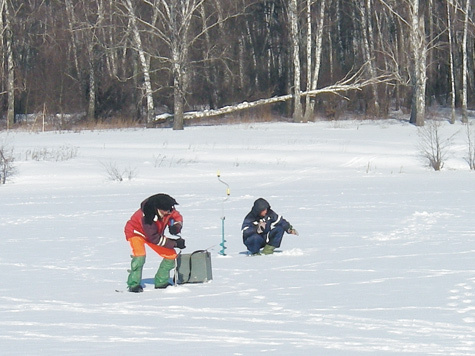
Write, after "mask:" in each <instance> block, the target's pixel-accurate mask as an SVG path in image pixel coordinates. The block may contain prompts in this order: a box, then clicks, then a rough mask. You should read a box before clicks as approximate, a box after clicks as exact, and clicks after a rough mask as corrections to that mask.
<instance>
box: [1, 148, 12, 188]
mask: <svg viewBox="0 0 475 356" xmlns="http://www.w3.org/2000/svg"><path fill="white" fill-rule="evenodd" d="M14 161H15V158H14V156H13V148H11V147H8V145H6V144H5V143H2V144H0V184H5V183H6V181H7V179H8V178H9V177H10V176H11V175H13V174H14V172H15V167H14V166H13V162H14Z"/></svg>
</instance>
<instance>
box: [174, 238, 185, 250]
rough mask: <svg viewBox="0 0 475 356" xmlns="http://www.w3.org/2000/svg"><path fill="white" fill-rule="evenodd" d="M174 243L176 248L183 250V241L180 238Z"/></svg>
mask: <svg viewBox="0 0 475 356" xmlns="http://www.w3.org/2000/svg"><path fill="white" fill-rule="evenodd" d="M175 242H176V247H178V248H179V249H180V250H183V249H184V248H185V247H186V246H185V239H183V238H181V237H180V238H179V239H176V240H175Z"/></svg>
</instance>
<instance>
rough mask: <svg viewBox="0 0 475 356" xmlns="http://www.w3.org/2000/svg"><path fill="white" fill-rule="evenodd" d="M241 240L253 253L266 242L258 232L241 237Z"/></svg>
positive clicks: (257, 251)
mask: <svg viewBox="0 0 475 356" xmlns="http://www.w3.org/2000/svg"><path fill="white" fill-rule="evenodd" d="M243 242H244V245H246V247H247V249H248V250H249V252H250V253H251V254H253V255H255V254H257V253H259V250H260V249H261V248H262V247H264V245H265V244H266V240H265V239H264V238H263V237H262V236H261V235H259V234H253V235H251V236H249V237H247V238H245V239H243Z"/></svg>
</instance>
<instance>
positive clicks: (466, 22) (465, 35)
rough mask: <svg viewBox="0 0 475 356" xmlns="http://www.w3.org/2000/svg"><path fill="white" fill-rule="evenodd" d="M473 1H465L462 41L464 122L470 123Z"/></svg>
mask: <svg viewBox="0 0 475 356" xmlns="http://www.w3.org/2000/svg"><path fill="white" fill-rule="evenodd" d="M470 3H471V0H466V1H465V7H464V9H463V11H464V22H463V40H462V56H463V58H462V122H463V123H467V122H468V108H467V107H468V85H467V82H468V26H469V19H470V7H471V6H470Z"/></svg>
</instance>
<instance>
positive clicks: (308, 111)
mask: <svg viewBox="0 0 475 356" xmlns="http://www.w3.org/2000/svg"><path fill="white" fill-rule="evenodd" d="M326 3H327V0H321V4H320V16H319V18H318V30H317V33H316V34H315V43H314V47H315V50H314V58H315V66H314V67H313V72H312V70H311V68H308V67H310V65H309V64H307V70H308V71H309V72H310V73H311V74H312V75H311V78H309V79H310V81H311V82H310V87H309V86H308V85H307V91H308V90H315V89H317V85H318V78H319V76H320V66H321V62H322V48H323V47H322V40H323V24H324V20H325V9H326ZM310 56H311V54H310ZM305 103H306V105H305V121H309V120H310V119H311V117H312V116H313V113H314V111H315V97H314V96H309V95H307V96H306V98H305Z"/></svg>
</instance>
